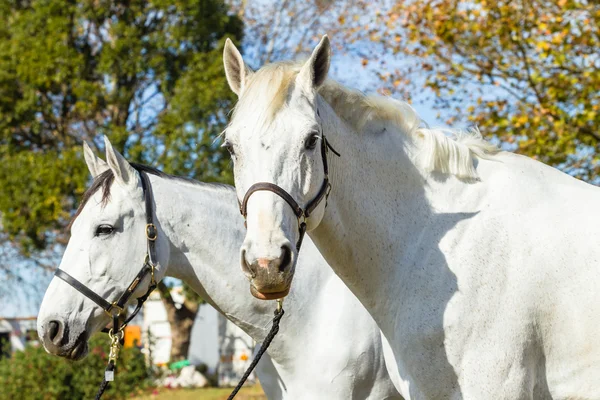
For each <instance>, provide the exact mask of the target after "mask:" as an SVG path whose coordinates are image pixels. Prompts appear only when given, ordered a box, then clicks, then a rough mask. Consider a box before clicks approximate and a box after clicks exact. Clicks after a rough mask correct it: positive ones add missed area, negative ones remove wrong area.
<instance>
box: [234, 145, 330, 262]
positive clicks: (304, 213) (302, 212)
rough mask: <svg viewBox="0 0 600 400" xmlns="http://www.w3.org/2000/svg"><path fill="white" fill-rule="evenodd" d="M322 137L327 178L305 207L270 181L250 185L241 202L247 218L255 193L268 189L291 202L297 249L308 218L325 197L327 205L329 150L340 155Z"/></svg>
mask: <svg viewBox="0 0 600 400" xmlns="http://www.w3.org/2000/svg"><path fill="white" fill-rule="evenodd" d="M321 139H322V140H321V159H322V160H323V171H324V173H325V178H324V179H323V184H322V185H321V189H319V193H317V195H316V196H315V198H313V199H312V200H311V201H310V202H309V203H308V204H307V205H306V207H305V208H302V207H300V205H299V204H298V202H296V200H294V198H293V197H292V196H291V195H290V194H289V193H288V192H286V191H285V190H284V189H282V188H281V187H280V186H277V185H275V184H274V183H270V182H258V183H255V184H254V185H252V186H250V188H249V189H248V191H247V192H246V194H245V195H244V199H243V200H242V202H241V203H240V213H241V214H242V216H243V217H244V219H246V218H247V216H248V200H249V199H250V196H251V195H252V194H253V193H256V192H260V191H267V192H273V193H275V194H276V195H277V196H279V197H281V198H282V199H283V200H284V201H285V202H286V203H288V204H289V206H290V207H291V208H292V211H294V214H295V215H296V218H298V231H299V233H300V235H299V238H298V242H297V243H296V251H300V247H301V246H302V240H303V239H304V234H305V233H306V219H307V218H308V217H310V215H311V214H312V212H313V211H314V210H315V209H316V208H317V207H318V206H319V204H320V203H321V201H322V200H323V199H325V206H326V207H327V197H328V196H329V192H330V191H331V183H329V167H328V165H327V153H328V151H329V150H331V151H332V152H333V153H334V154H335V155H336V156H338V157H339V156H340V153H338V152H337V151H335V149H334V148H333V147H331V144H329V142H328V141H327V139H326V138H325V134H321Z"/></svg>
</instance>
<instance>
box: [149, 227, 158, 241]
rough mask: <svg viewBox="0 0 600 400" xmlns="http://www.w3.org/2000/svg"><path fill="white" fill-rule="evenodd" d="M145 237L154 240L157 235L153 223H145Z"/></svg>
mask: <svg viewBox="0 0 600 400" xmlns="http://www.w3.org/2000/svg"><path fill="white" fill-rule="evenodd" d="M146 237H147V238H148V240H151V241H155V240H156V238H157V237H158V230H157V229H156V225H154V224H146Z"/></svg>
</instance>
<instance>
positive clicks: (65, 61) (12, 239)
mask: <svg viewBox="0 0 600 400" xmlns="http://www.w3.org/2000/svg"><path fill="white" fill-rule="evenodd" d="M324 33H327V34H329V36H330V38H331V40H332V44H333V51H334V54H333V64H332V69H331V72H330V75H331V76H332V77H333V78H335V79H337V80H339V81H341V82H342V83H345V84H347V85H348V86H351V87H355V88H358V89H360V90H363V91H365V92H379V93H380V94H383V95H389V96H394V97H397V98H401V99H405V100H407V101H409V102H411V103H412V105H413V106H414V107H415V109H416V110H417V111H418V113H419V114H420V115H421V117H422V118H423V120H424V122H425V123H426V124H428V125H430V126H450V127H454V128H457V127H458V128H460V127H468V126H473V125H476V126H478V127H479V129H480V130H481V133H482V134H483V135H484V137H486V138H488V139H490V140H492V141H494V142H495V143H497V144H498V145H499V146H501V147H502V148H503V149H505V150H508V151H516V152H519V153H522V154H525V155H528V156H531V157H534V158H536V159H538V160H540V161H543V162H545V163H548V164H550V165H552V166H555V167H557V168H559V169H561V170H563V171H565V172H567V173H569V174H571V175H573V176H575V177H577V178H579V179H582V180H585V181H587V182H590V183H592V184H598V183H599V182H600V180H599V175H598V172H599V169H600V164H599V154H600V153H599V152H598V150H599V148H600V94H599V93H600V5H599V4H598V3H597V2H596V1H592V0H574V1H572V0H555V1H545V0H512V1H509V0H507V1H491V0H490V1H488V0H470V1H467V0H464V1H462V0H461V1H459V0H399V1H391V0H385V1H378V2H369V1H362V0H348V1H335V0H279V1H267V0H257V1H245V0H239V1H234V0H232V1H218V0H154V1H138V0H130V1H105V0H85V1H76V0H22V1H20V0H0V160H1V162H2V167H1V168H0V342H2V343H4V344H5V345H4V346H3V351H2V353H0V399H8V398H11V399H12V398H14V396H16V393H19V396H20V397H21V398H27V399H28V398H32V399H38V398H39V399H51V398H52V399H53V398H61V399H67V398H73V399H75V398H86V396H85V395H84V394H82V393H88V392H86V391H85V390H84V389H82V390H83V391H81V392H78V393H79V394H73V393H71V394H68V392H63V391H61V390H63V389H61V385H62V386H63V387H64V386H65V385H68V384H71V385H72V383H68V382H67V381H69V379H72V377H73V371H72V370H73V369H74V368H81V367H77V366H73V365H72V364H70V363H68V362H66V361H64V360H62V359H53V358H50V357H49V356H48V358H44V357H45V356H44V352H43V350H40V349H39V348H38V349H35V347H34V346H31V347H32V348H34V349H27V343H33V344H35V341H36V337H35V317H36V314H37V309H38V307H39V303H40V302H41V299H42V296H43V294H44V291H45V288H46V286H47V285H48V282H49V280H50V278H51V274H52V273H53V271H54V269H55V268H56V266H57V265H58V264H59V261H60V258H61V255H62V252H63V249H64V246H65V245H66V243H67V241H68V239H69V233H68V231H67V230H66V226H67V224H68V223H69V221H70V218H71V216H72V215H73V213H74V211H75V209H76V207H77V204H78V200H79V198H80V196H81V195H82V194H83V192H84V191H85V188H86V187H87V185H88V184H89V183H90V177H89V175H88V170H87V167H86V165H85V163H84V161H83V154H82V148H81V145H82V142H83V141H84V140H85V141H87V142H88V143H89V144H90V145H92V148H94V150H95V151H96V152H97V153H98V154H103V152H104V149H103V140H102V137H103V136H104V135H106V136H108V137H109V138H110V140H111V142H112V143H113V145H114V146H115V147H116V148H117V149H119V150H123V154H124V155H125V156H126V158H127V159H128V160H130V161H135V162H140V163H145V164H149V165H152V166H156V167H159V168H160V169H162V170H164V171H165V172H168V173H171V174H177V175H185V176H188V177H192V178H195V179H199V180H204V181H217V182H226V183H232V176H231V174H232V172H231V166H230V162H229V157H228V156H227V155H226V154H225V153H224V152H223V151H222V150H221V149H220V148H219V145H220V143H219V142H218V141H215V139H216V137H217V136H218V135H219V134H220V133H221V132H222V130H223V129H224V127H225V125H226V124H227V120H228V112H229V110H230V109H231V108H232V105H233V104H234V102H235V98H234V96H233V94H232V93H231V92H230V90H229V88H228V86H227V83H226V81H225V74H224V71H223V67H222V58H221V55H222V50H223V45H224V43H225V39H226V38H231V39H232V40H233V41H234V42H235V43H236V44H237V45H239V47H240V48H241V49H242V51H243V54H244V57H245V60H246V61H247V62H248V63H249V64H250V65H251V66H252V67H253V68H258V67H260V66H261V65H262V64H264V63H267V62H271V61H276V60H281V59H290V58H292V59H293V58H302V57H306V56H307V54H308V52H309V51H310V50H311V49H312V48H313V47H314V45H315V44H316V43H317V42H318V40H319V39H320V37H321V35H323V34H324ZM159 292H160V295H157V296H156V297H155V299H154V303H152V304H154V305H153V307H156V310H158V311H156V312H154V313H152V314H153V315H159V316H158V317H155V318H154V319H155V320H149V319H148V318H142V319H141V320H140V321H139V324H138V326H140V330H145V331H148V330H149V329H150V326H153V328H152V329H153V331H152V332H153V333H154V336H155V337H154V339H150V338H145V341H146V342H151V341H154V346H155V347H156V346H157V347H156V348H155V349H154V350H155V353H156V354H155V358H156V357H159V353H160V357H162V358H160V357H159V358H160V360H159V361H160V362H159V364H161V365H167V366H168V365H171V364H173V363H175V362H180V363H181V364H180V366H179V367H185V362H186V360H188V361H189V359H190V358H193V357H190V352H192V353H194V354H196V356H197V358H200V359H203V360H205V361H206V360H208V359H210V361H207V362H206V363H205V364H211V365H207V368H208V369H215V368H217V366H218V365H220V364H223V365H225V364H228V365H229V366H228V367H227V368H229V369H230V372H231V374H230V377H231V376H233V377H235V376H236V374H237V372H236V371H237V370H238V369H241V370H243V367H244V366H245V365H246V363H247V360H248V354H250V355H251V351H252V344H251V343H245V342H244V343H245V344H243V345H241V347H240V346H237V345H234V344H231V343H229V342H227V340H228V338H229V339H231V338H234V339H235V338H238V337H239V338H240V341H242V342H243V341H244V340H245V339H244V337H243V335H242V334H241V333H239V332H237V331H235V327H228V326H227V325H226V322H224V321H221V320H220V319H219V316H218V315H217V314H216V312H214V311H210V310H208V309H207V308H209V307H210V306H208V305H202V299H200V298H199V297H198V296H196V295H195V294H193V293H192V292H191V291H190V290H188V289H187V288H186V286H185V285H183V284H182V283H181V282H178V281H176V280H168V281H167V282H165V283H163V284H162V285H161V287H160V291H159ZM200 314H202V315H203V316H202V318H199V315H200ZM199 320H201V321H204V325H202V323H197V324H195V323H194V321H196V322H197V321H199ZM194 325H196V327H195V328H194ZM200 325H202V327H201V328H200ZM192 329H196V330H197V331H196V332H199V331H200V330H201V329H203V330H204V332H206V331H207V330H208V331H210V332H212V333H211V334H210V335H209V334H206V335H207V337H211V338H212V339H210V340H212V342H210V343H213V342H214V346H212V347H211V346H208V345H206V343H204V344H201V343H199V344H197V345H196V346H194V345H193V344H192V345H191V344H190V342H191V338H192V337H194V335H197V334H198V333H194V334H192ZM132 335H138V333H132ZM139 335H140V340H141V335H142V333H141V332H140V333H139ZM98 340H100V339H98ZM226 342H227V343H226ZM230 342H231V340H230ZM233 342H235V340H233ZM6 343H8V345H6ZM236 346H237V347H236ZM137 347H139V346H137ZM137 347H136V346H135V345H133V344H132V345H131V346H130V349H131V352H132V354H131V357H132V359H139V360H141V361H140V363H139V365H137V364H135V363H133V364H132V365H134V364H135V365H137V367H135V366H133V367H132V371H130V374H131V375H130V376H129V378H125V380H127V379H130V381H131V390H130V391H129V392H127V396H129V394H130V393H134V392H135V393H137V392H136V391H138V390H142V387H141V385H140V384H139V382H141V381H148V384H147V385H144V386H143V389H144V390H146V388H148V389H147V390H146V391H144V392H143V393H145V394H148V393H152V392H151V391H152V390H154V389H153V386H154V385H153V383H152V382H150V381H149V380H148V379H147V377H148V360H147V354H146V356H145V357H146V358H145V359H144V357H141V356H139V355H136V354H137V353H135V350H136V349H137ZM208 347H211V348H213V347H214V349H213V350H209V349H207V348H208ZM99 348H100V347H99ZM103 348H105V347H103ZM190 348H192V350H190ZM23 349H26V350H27V351H26V352H25V353H23V352H22V351H21V350H23ZM215 349H216V350H215ZM28 352H29V353H28ZM19 353H22V354H20V355H19ZM30 353H31V354H30ZM134 353H135V354H134ZM209 353H210V355H209ZM93 356H97V360H95V361H94V360H92V358H93ZM102 356H103V355H102V354H95V355H94V354H92V356H91V357H90V360H86V361H84V363H88V364H90V365H95V364H93V363H94V362H95V363H96V364H98V365H100V364H102ZM140 357H141V358H140ZM32 360H35V361H32ZM32 363H39V365H38V364H33V365H37V367H35V369H36V371H39V370H40V369H44V368H46V369H48V370H52V371H54V375H52V377H49V378H48V379H54V381H56V387H57V389H56V391H55V392H52V393H54V394H49V395H48V394H44V393H40V392H39V388H36V386H35V384H33V383H32V384H25V383H24V382H36V381H39V380H40V379H39V375H38V374H39V372H35V373H32V375H31V376H30V377H28V376H29V375H27V374H28V373H29V372H27V371H29V370H31V369H32V368H33V367H32ZM235 363H237V364H235ZM154 364H156V359H155V360H154ZM213 364H214V366H213ZM234 364H235V365H234ZM19 368H20V369H19ZM91 368H92V367H90V369H91ZM93 368H96V367H93ZM98 368H101V367H98ZM136 368H138V369H136ZM175 368H176V369H177V366H176V367H175ZM15 370H17V371H21V372H19V373H21V374H24V375H18V374H17V373H16V372H15ZM56 371H59V372H56ZM69 371H71V372H69ZM60 374H62V375H60ZM69 374H71V375H69ZM207 375H210V374H208V373H207ZM221 375H223V374H221ZM69 377H71V378H69ZM94 379H95V377H94V376H92V377H90V378H89V380H90V382H93V384H92V386H94V385H95V384H96V380H94ZM220 379H221V380H222V382H219V380H220ZM54 381H53V382H54ZM225 381H226V379H225V378H224V377H223V376H220V377H219V376H218V374H217V375H216V377H215V378H214V382H212V383H213V384H217V383H222V384H226V382H225ZM69 382H70V381H69ZM28 385H29V386H31V387H29V386H28ZM82 385H84V384H83V383H82ZM123 385H125V386H126V384H125V383H124V384H123ZM125 386H124V387H125ZM26 387H29V389H26ZM82 387H83V386H82ZM10 388H13V389H14V390H17V389H19V390H17V391H11V390H13V389H10ZM86 390H87V389H86ZM148 390H150V392H148ZM143 393H142V392H140V393H138V394H143ZM182 393H183V392H182ZM203 393H205V395H204V396H205V397H202V398H207V399H210V398H213V397H210V396H211V394H209V393H208V392H203ZM259 393H260V388H257V389H256V390H254V389H252V391H251V392H250V393H249V394H247V396H249V397H247V398H261V397H260V394H259ZM109 395H110V396H113V397H112V398H118V396H119V395H120V394H118V393H112V394H109ZM152 396H155V397H156V394H155V395H152ZM158 396H160V394H159V395H158ZM182 396H185V394H182ZM214 396H216V397H214V398H223V394H222V393H216V394H214ZM219 396H220V397H219ZM107 398H111V397H107ZM169 398H175V397H169ZM181 398H186V397H181Z"/></svg>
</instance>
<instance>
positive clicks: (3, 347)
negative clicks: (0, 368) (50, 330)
mask: <svg viewBox="0 0 600 400" xmlns="http://www.w3.org/2000/svg"><path fill="white" fill-rule="evenodd" d="M36 320H37V318H36V317H20V318H2V317H0V357H2V356H4V355H9V354H10V353H12V352H14V351H17V350H24V349H25V345H26V344H27V343H28V342H37V330H36V329H37V328H36Z"/></svg>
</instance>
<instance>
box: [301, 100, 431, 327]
mask: <svg viewBox="0 0 600 400" xmlns="http://www.w3.org/2000/svg"><path fill="white" fill-rule="evenodd" d="M324 109H325V110H326V111H325V113H324V114H325V117H324V119H323V120H324V130H325V132H326V133H327V138H328V140H329V141H330V142H331V143H332V145H333V146H334V147H335V148H336V150H338V151H339V152H340V153H341V157H339V158H337V157H335V156H334V155H331V153H330V156H329V159H328V160H329V162H330V164H331V168H330V169H331V173H330V179H331V184H332V191H331V195H330V197H329V201H328V208H327V210H326V213H325V216H324V218H323V220H322V222H321V223H320V224H319V226H318V227H317V228H316V229H315V230H314V231H312V232H311V233H310V236H311V238H312V239H313V240H314V241H315V244H316V245H317V247H318V248H319V250H320V251H321V253H322V254H323V256H324V257H325V259H326V260H327V262H328V263H329V264H330V265H331V266H332V267H333V269H334V270H335V271H336V273H337V274H338V275H339V276H340V277H341V278H342V280H343V281H344V283H346V285H347V286H348V287H349V288H350V289H351V290H352V292H354V294H355V295H356V296H357V297H358V298H359V299H360V300H361V302H362V303H363V304H364V305H365V307H366V308H367V309H368V310H369V311H370V312H371V314H372V315H374V316H375V314H377V313H378V311H379V310H381V312H382V313H385V311H384V309H385V308H386V307H388V306H389V304H387V301H392V300H391V299H392V298H393V295H394V294H395V293H398V292H399V291H401V290H402V286H401V284H402V282H403V279H402V274H403V273H405V271H406V268H407V267H409V265H407V264H408V262H410V261H411V260H412V258H411V257H410V254H411V251H412V249H413V248H414V247H415V246H418V245H419V242H420V241H421V237H420V234H421V232H420V230H421V229H423V227H424V226H426V225H427V223H428V221H429V220H430V218H431V215H432V211H431V206H430V204H431V203H430V196H431V192H429V189H427V191H426V189H425V188H426V187H427V182H425V178H424V176H425V174H424V173H423V172H422V171H421V170H420V169H419V167H418V166H417V165H416V164H415V162H414V161H413V160H414V159H415V155H416V154H417V152H418V151H419V148H418V146H419V144H418V143H416V142H415V141H413V140H412V139H410V138H409V137H407V136H406V135H404V134H402V133H401V132H394V131H393V130H398V128H395V127H393V126H392V125H391V124H386V123H372V124H370V126H368V127H367V128H366V131H364V132H360V133H357V132H355V131H353V130H352V129H351V128H350V127H348V126H347V125H346V124H345V123H344V122H343V121H341V120H340V119H338V117H337V115H335V113H334V111H333V110H331V108H329V106H328V105H326V106H325V107H324ZM402 263H405V264H404V265H403V264H402ZM382 293H385V294H387V295H389V297H386V298H381V296H379V297H376V296H375V295H381V294H382ZM376 319H377V318H376ZM378 322H379V321H378Z"/></svg>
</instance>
